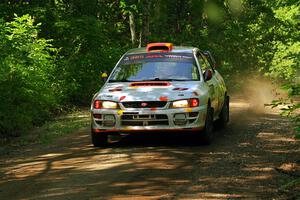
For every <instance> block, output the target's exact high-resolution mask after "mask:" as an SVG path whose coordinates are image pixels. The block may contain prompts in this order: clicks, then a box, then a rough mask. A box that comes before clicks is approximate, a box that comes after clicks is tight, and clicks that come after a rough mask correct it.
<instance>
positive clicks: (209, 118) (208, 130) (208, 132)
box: [202, 105, 214, 145]
mask: <svg viewBox="0 0 300 200" xmlns="http://www.w3.org/2000/svg"><path fill="white" fill-rule="evenodd" d="M213 122H214V109H213V108H211V107H210V105H209V106H208V107H207V113H206V118H205V127H204V132H203V133H202V141H203V143H204V144H206V145H209V144H211V142H212V140H213V137H214V134H213Z"/></svg>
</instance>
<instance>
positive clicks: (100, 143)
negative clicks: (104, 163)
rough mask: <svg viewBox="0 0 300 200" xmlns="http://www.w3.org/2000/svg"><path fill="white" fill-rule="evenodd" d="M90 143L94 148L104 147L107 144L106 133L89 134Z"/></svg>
mask: <svg viewBox="0 0 300 200" xmlns="http://www.w3.org/2000/svg"><path fill="white" fill-rule="evenodd" d="M91 137H92V143H93V145H94V147H104V146H107V144H108V134H107V133H95V132H93V131H92V132H91Z"/></svg>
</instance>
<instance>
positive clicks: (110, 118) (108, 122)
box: [103, 115, 116, 126]
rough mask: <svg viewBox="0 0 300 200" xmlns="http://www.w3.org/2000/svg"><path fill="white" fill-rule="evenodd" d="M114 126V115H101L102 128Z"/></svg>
mask: <svg viewBox="0 0 300 200" xmlns="http://www.w3.org/2000/svg"><path fill="white" fill-rule="evenodd" d="M115 124H116V118H115V116H114V115H103V125H104V126H114V125H115Z"/></svg>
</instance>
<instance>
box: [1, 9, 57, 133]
mask: <svg viewBox="0 0 300 200" xmlns="http://www.w3.org/2000/svg"><path fill="white" fill-rule="evenodd" d="M0 24H1V25H0V26H1V29H0V31H1V33H0V35H1V38H0V40H1V43H0V52H1V58H0V59H1V60H0V66H1V67H0V70H1V73H0V74H1V75H0V93H1V96H0V100H1V104H0V134H1V135H10V134H19V133H21V132H23V131H25V130H26V129H28V128H30V127H31V126H32V125H33V124H40V123H41V122H42V121H44V120H45V119H46V118H47V117H48V116H49V114H50V112H51V109H53V108H55V107H56V103H57V101H56V98H55V92H54V91H53V89H54V88H53V87H52V82H51V80H52V79H53V77H52V76H51V74H52V72H53V70H54V67H55V65H54V62H53V59H54V56H53V55H51V54H54V53H55V49H54V48H53V47H52V46H51V44H50V41H49V40H45V39H40V38H38V29H39V26H40V24H37V25H34V20H33V19H32V18H31V17H30V16H29V15H24V16H22V17H17V16H15V18H14V20H13V21H11V22H6V23H5V22H4V21H3V20H2V21H1V22H0Z"/></svg>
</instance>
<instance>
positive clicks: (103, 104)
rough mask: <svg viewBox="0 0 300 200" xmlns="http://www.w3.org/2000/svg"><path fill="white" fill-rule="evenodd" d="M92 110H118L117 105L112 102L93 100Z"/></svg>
mask: <svg viewBox="0 0 300 200" xmlns="http://www.w3.org/2000/svg"><path fill="white" fill-rule="evenodd" d="M94 108H95V109H102V108H104V109H117V108H118V103H116V102H113V101H100V100H95V101H94Z"/></svg>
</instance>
